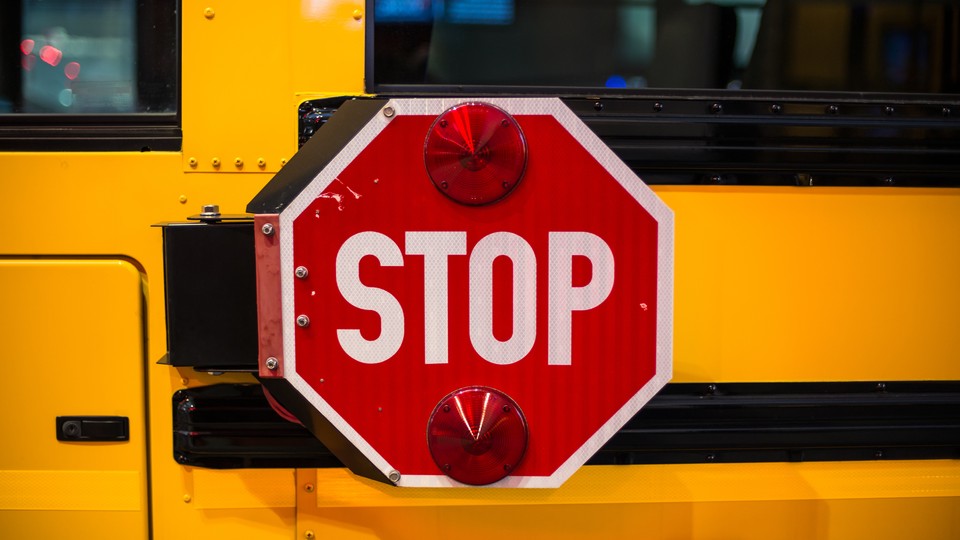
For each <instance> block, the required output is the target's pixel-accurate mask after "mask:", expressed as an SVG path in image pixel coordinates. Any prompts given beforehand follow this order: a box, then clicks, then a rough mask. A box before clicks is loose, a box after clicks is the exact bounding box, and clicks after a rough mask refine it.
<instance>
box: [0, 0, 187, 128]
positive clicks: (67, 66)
mask: <svg viewBox="0 0 960 540" xmlns="http://www.w3.org/2000/svg"><path fill="white" fill-rule="evenodd" d="M0 13H2V17H0V47H3V49H4V50H3V53H2V54H0V114H4V113H7V114H9V113H24V114H43V115H49V114H57V115H84V116H86V115H101V116H102V115H117V114H120V115H129V114H140V113H161V114H160V116H157V117H156V118H157V119H158V121H160V120H161V119H163V114H162V113H176V111H177V103H178V92H179V82H178V71H179V62H178V53H177V40H178V35H177V2H176V1H170V0H167V1H147V0H96V1H92V0H22V1H8V2H5V3H4V4H3V7H2V8H0ZM168 116H169V115H168ZM174 119H175V118H174Z"/></svg>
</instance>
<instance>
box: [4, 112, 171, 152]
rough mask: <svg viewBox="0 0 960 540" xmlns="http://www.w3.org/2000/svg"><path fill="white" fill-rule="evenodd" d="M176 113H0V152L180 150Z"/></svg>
mask: <svg viewBox="0 0 960 540" xmlns="http://www.w3.org/2000/svg"><path fill="white" fill-rule="evenodd" d="M182 141H183V132H182V130H181V129H180V127H179V119H178V116H177V114H175V113H143V114H107V115H55V114H9V115H0V151H19V152H32V151H44V152H81V151H85V152H86V151H97V152H114V151H116V152H130V151H133V152H151V151H179V150H180V148H181V146H182Z"/></svg>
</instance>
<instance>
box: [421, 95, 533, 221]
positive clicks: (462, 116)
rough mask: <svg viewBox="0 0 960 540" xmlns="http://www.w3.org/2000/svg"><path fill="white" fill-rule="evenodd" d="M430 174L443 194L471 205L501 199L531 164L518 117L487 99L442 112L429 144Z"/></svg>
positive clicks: (427, 160)
mask: <svg viewBox="0 0 960 540" xmlns="http://www.w3.org/2000/svg"><path fill="white" fill-rule="evenodd" d="M424 161H425V163H426V166H427V172H428V173H429V175H430V179H431V180H432V181H433V183H434V184H435V185H436V186H437V188H438V189H439V190H440V192H441V193H443V194H444V195H446V196H448V197H450V198H451V199H453V200H455V201H457V202H459V203H461V204H468V205H481V204H487V203H491V202H494V201H497V200H500V199H502V198H503V197H505V196H506V195H507V194H508V193H510V192H511V191H512V190H513V189H514V188H515V187H517V184H518V183H519V182H520V179H521V178H522V177H523V170H524V168H525V167H526V164H527V143H526V140H525V139H524V137H523V132H522V131H521V130H520V125H519V124H517V121H516V120H515V119H514V118H513V117H512V116H510V115H509V114H507V113H506V112H504V111H503V110H502V109H500V108H498V107H494V106H493V105H490V104H487V103H463V104H461V105H457V106H455V107H452V108H450V109H448V110H447V111H446V112H444V113H443V114H441V115H440V116H438V117H437V119H436V121H434V123H433V126H431V127H430V131H429V132H428V133H427V140H426V143H425V144H424Z"/></svg>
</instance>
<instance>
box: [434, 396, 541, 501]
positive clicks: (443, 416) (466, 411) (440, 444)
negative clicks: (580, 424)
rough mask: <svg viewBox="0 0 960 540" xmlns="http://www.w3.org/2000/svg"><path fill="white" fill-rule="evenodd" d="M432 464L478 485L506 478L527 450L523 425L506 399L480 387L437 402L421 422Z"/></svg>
mask: <svg viewBox="0 0 960 540" xmlns="http://www.w3.org/2000/svg"><path fill="white" fill-rule="evenodd" d="M427 445H428V446H429V448H430V455H431V456H433V461H434V462H435V463H436V464H437V467H440V470H441V471H443V473H444V474H446V475H447V476H449V477H450V478H452V479H454V480H456V481H458V482H461V483H463V484H470V485H474V486H482V485H486V484H492V483H494V482H496V481H498V480H502V479H503V478H506V477H507V476H508V475H509V474H510V473H511V472H512V471H513V470H514V469H515V468H516V467H517V465H518V464H519V463H520V461H521V460H522V459H523V454H524V452H526V449H527V421H526V419H525V418H524V416H523V412H522V411H521V410H520V408H519V407H518V406H517V404H516V403H515V402H514V401H513V400H512V399H510V397H509V396H507V395H506V394H504V393H503V392H500V391H499V390H495V389H493V388H489V387H485V386H472V387H467V388H461V389H459V390H457V391H455V392H453V393H451V394H449V395H448V396H447V397H445V398H443V399H442V400H440V403H439V404H437V407H436V408H435V409H434V410H433V414H431V415H430V421H429V422H428V423H427Z"/></svg>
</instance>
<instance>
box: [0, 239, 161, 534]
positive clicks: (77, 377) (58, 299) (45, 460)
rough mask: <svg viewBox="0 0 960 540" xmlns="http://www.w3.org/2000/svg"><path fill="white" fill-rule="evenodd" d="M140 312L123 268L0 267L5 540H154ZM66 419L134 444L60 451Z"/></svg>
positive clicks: (83, 262)
mask: <svg viewBox="0 0 960 540" xmlns="http://www.w3.org/2000/svg"><path fill="white" fill-rule="evenodd" d="M143 304H144V295H143V287H142V281H141V272H140V270H139V269H138V268H137V266H135V265H134V264H132V263H131V262H128V261H125V260H120V259H79V258H68V259H53V258H40V259H31V258H15V259H11V258H7V259H0V343H2V348H0V358H2V363H3V377H2V378H0V396H3V397H2V400H3V407H0V432H2V434H3V435H2V441H3V444H0V538H4V539H5V540H20V539H24V540H26V539H35V538H72V539H96V540H106V539H111V538H116V539H123V540H134V539H137V538H147V527H148V525H147V524H148V519H147V516H148V504H147V477H146V470H147V468H146V460H147V455H146V448H147V445H146V428H145V425H144V424H145V420H144V418H145V415H144V403H145V398H144V389H145V383H146V381H145V380H144V348H143V345H144V344H143V324H144V316H143ZM58 416H81V417H85V416H98V417H103V416H110V417H126V418H127V419H128V422H129V440H127V441H114V442H96V441H93V442H91V441H76V442H65V441H60V440H58V437H57V433H58V431H60V432H65V431H70V432H71V433H72V434H74V435H76V434H77V433H78V430H77V427H74V428H70V427H67V428H66V429H65V428H64V426H63V425H62V424H61V425H59V426H58V423H57V417H58ZM90 425H91V424H82V426H83V427H84V428H85V429H86V428H87V427H88V426H90ZM89 432H90V430H89V429H88V430H87V431H86V432H84V433H89Z"/></svg>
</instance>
